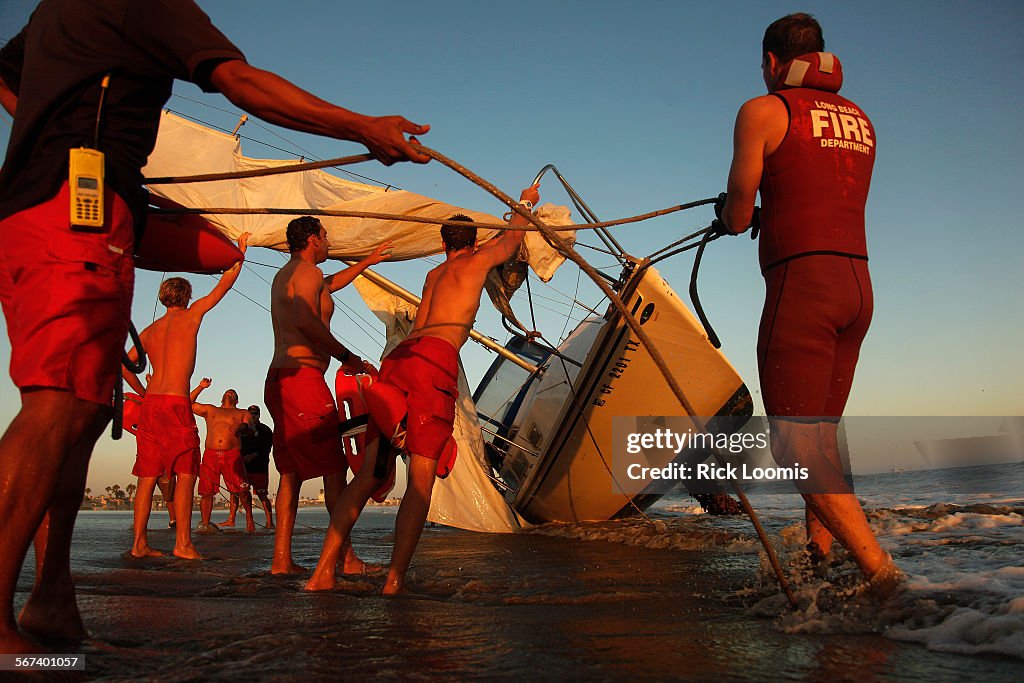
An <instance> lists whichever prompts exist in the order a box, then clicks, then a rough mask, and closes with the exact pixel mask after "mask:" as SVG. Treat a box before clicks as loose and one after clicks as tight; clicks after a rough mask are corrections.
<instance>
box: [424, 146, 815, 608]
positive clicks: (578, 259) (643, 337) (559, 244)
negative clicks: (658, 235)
mask: <svg viewBox="0 0 1024 683" xmlns="http://www.w3.org/2000/svg"><path fill="white" fill-rule="evenodd" d="M416 148H417V150H418V151H420V152H422V153H423V154H426V155H428V156H430V157H431V158H433V159H436V160H437V161H439V162H440V163H442V164H444V165H445V166H447V167H448V168H450V169H452V170H453V171H455V172H456V173H459V174H460V175H462V176H463V177H465V178H466V179H467V180H469V181H471V182H473V183H475V184H477V185H478V186H480V187H481V188H483V189H484V190H487V191H488V192H489V193H491V194H492V195H493V196H494V197H495V198H497V199H498V200H500V201H501V202H503V203H504V204H506V205H507V206H508V207H509V208H511V209H512V211H515V212H516V213H518V214H519V215H520V216H522V217H523V218H525V219H526V220H528V221H530V222H531V223H532V224H533V225H535V226H536V227H537V228H538V229H539V230H540V231H541V233H543V235H544V236H545V237H546V238H547V239H548V240H549V241H551V242H552V243H553V244H554V245H555V247H556V248H557V249H558V250H559V251H561V252H562V253H563V254H564V255H565V256H566V257H567V258H569V259H570V260H571V261H572V262H573V263H575V264H576V265H577V266H579V267H580V269H581V270H583V272H585V273H586V274H587V276H588V277H590V279H591V280H593V281H594V284H596V285H597V286H598V287H599V288H600V289H601V291H602V292H603V293H604V295H605V296H607V297H608V299H609V300H610V301H611V302H612V305H613V306H615V308H616V309H618V311H619V313H621V315H622V320H623V322H625V323H626V325H627V326H628V327H629V328H630V330H632V332H633V333H634V334H635V335H636V336H637V338H638V339H639V341H640V343H642V344H643V345H644V348H646V349H647V353H648V354H650V356H651V360H652V361H653V362H654V365H655V367H657V368H658V371H659V372H660V373H661V375H662V377H663V378H664V380H665V382H666V383H667V384H668V386H669V389H670V390H671V391H672V393H673V394H674V395H675V397H676V399H677V400H678V401H679V404H680V405H681V406H682V407H683V409H684V410H685V411H686V413H687V415H689V416H690V418H691V419H692V420H693V421H694V424H696V425H697V426H698V427H699V429H700V431H701V432H703V433H708V432H707V425H705V424H701V422H700V420H698V419H697V418H698V417H699V416H698V414H697V412H696V410H695V409H694V407H693V404H692V403H690V400H689V399H688V398H687V397H686V395H685V394H684V393H683V390H682V387H680V386H679V383H678V382H677V381H676V378H675V376H674V375H673V374H672V371H671V370H670V369H669V367H668V364H667V363H666V362H665V358H664V357H663V356H662V355H661V351H660V350H659V349H658V348H657V347H656V346H655V345H654V343H653V342H652V341H651V339H650V337H649V336H648V335H647V333H646V332H645V331H644V330H643V329H642V328H641V327H640V323H639V321H637V320H636V318H634V317H633V316H632V315H630V313H629V310H628V309H627V308H626V305H625V304H624V303H623V302H622V299H620V298H619V295H618V294H616V293H615V292H614V291H613V290H612V289H611V287H609V286H608V283H606V282H604V281H603V280H602V279H601V276H600V275H599V274H598V272H597V271H596V270H595V269H594V268H593V267H592V266H591V265H590V264H589V263H587V262H586V260H585V259H584V258H583V257H582V256H580V255H579V254H578V253H577V252H576V250H575V249H573V248H572V246H571V245H570V244H569V243H568V242H567V241H566V240H564V239H562V238H561V237H559V236H558V233H557V232H555V231H554V230H551V229H550V228H549V227H548V226H547V225H545V224H544V223H543V221H541V220H540V219H538V218H537V217H536V216H534V215H533V213H532V212H530V211H528V210H527V209H525V208H523V207H522V206H521V205H520V204H519V203H518V202H516V201H515V200H513V199H512V198H511V197H509V196H508V195H507V194H505V193H504V192H502V191H501V190H500V189H499V188H498V187H496V186H495V185H493V184H491V183H490V182H488V181H487V180H484V179H483V178H481V177H480V176H478V175H476V174H475V173H473V172H472V171H470V170H469V169H467V168H465V167H464V166H462V165H461V164H459V163H457V162H455V161H452V160H451V159H449V158H448V157H446V156H445V155H443V154H441V153H440V152H438V151H436V150H433V149H431V148H429V147H426V146H424V145H416ZM701 203H709V202H708V201H707V200H705V201H704V202H697V203H695V205H696V206H699V205H700V204H701ZM712 453H713V454H714V456H715V459H716V460H718V462H719V463H720V464H722V465H724V464H725V458H724V456H723V455H722V452H721V451H720V450H719V449H718V448H712ZM729 483H730V484H731V485H732V488H733V491H734V492H735V493H736V496H737V498H739V500H740V504H741V505H742V506H743V510H744V511H745V512H746V513H747V516H748V517H749V518H750V521H751V522H752V523H753V525H754V529H755V530H756V531H757V535H758V538H759V539H760V540H761V544H762V545H763V546H764V549H765V552H766V553H767V555H768V559H769V561H770V562H771V565H772V568H773V569H774V570H775V574H776V577H777V578H778V580H779V584H780V585H781V587H782V590H783V592H785V594H786V597H787V598H788V599H789V601H790V603H791V604H792V605H794V606H795V605H796V598H795V597H794V595H793V593H792V591H791V590H790V588H789V582H788V581H787V580H786V578H785V575H784V574H783V572H782V567H781V565H780V564H779V559H778V556H777V555H776V554H775V549H774V548H773V547H772V545H771V543H770V542H769V540H768V535H767V534H766V533H765V531H764V528H763V527H762V526H761V522H760V521H759V520H758V518H757V513H755V512H754V508H753V507H752V506H751V505H750V501H749V500H747V496H746V494H745V493H744V492H743V490H742V489H741V488H740V486H739V484H738V483H737V482H736V481H735V480H730V482H729Z"/></svg>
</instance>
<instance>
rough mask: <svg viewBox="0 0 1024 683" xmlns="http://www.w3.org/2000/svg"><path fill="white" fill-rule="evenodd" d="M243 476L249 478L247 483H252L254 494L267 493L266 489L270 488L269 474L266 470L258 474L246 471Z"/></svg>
mask: <svg viewBox="0 0 1024 683" xmlns="http://www.w3.org/2000/svg"><path fill="white" fill-rule="evenodd" d="M245 476H246V478H247V479H248V480H249V483H250V484H252V490H253V491H254V492H255V493H256V495H261V494H262V495H264V496H265V495H267V493H268V490H269V489H270V475H269V474H267V473H266V472H261V473H259V474H257V473H255V472H246V474H245Z"/></svg>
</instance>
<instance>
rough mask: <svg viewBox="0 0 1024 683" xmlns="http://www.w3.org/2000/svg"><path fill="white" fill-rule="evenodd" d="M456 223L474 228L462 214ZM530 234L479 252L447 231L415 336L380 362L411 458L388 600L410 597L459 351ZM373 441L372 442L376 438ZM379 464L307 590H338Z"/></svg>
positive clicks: (363, 480)
mask: <svg viewBox="0 0 1024 683" xmlns="http://www.w3.org/2000/svg"><path fill="white" fill-rule="evenodd" d="M539 199H540V196H539V194H538V190H537V186H536V185H534V186H531V187H528V188H526V189H525V190H523V191H522V193H521V194H520V195H519V201H520V202H521V203H522V205H523V206H524V207H526V208H527V209H529V210H532V209H533V206H534V204H536V203H537V202H538V201H539ZM450 220H455V221H460V222H472V219H470V218H469V217H467V216H463V215H461V214H459V215H456V216H452V218H451V219H450ZM528 224H529V221H527V220H526V218H524V217H523V216H521V215H519V214H518V213H516V212H513V215H512V220H511V222H510V223H509V227H510V228H519V227H525V226H526V225H528ZM525 235H526V232H525V231H523V230H514V229H510V230H505V231H503V232H502V233H501V235H500V236H498V237H497V238H495V239H492V240H490V241H488V242H487V243H485V244H484V245H482V246H480V247H477V245H476V227H474V226H460V225H445V226H444V227H442V228H441V240H442V242H443V245H444V252H445V261H444V263H442V264H441V265H439V266H437V267H436V268H434V269H433V270H431V271H430V272H429V273H427V278H426V281H425V282H424V284H423V297H422V299H421V301H420V306H419V310H418V311H417V312H416V322H415V323H414V325H413V329H412V332H411V333H410V334H409V336H408V337H407V338H406V339H405V340H404V341H403V342H402V343H401V344H399V345H398V346H396V347H395V348H394V349H392V351H391V353H389V354H388V355H387V357H386V358H384V361H383V362H382V363H381V366H380V375H379V376H378V378H377V381H378V382H381V383H383V384H387V385H390V386H392V387H394V388H396V389H397V390H398V391H399V392H401V393H402V394H404V396H405V403H406V407H407V418H406V434H405V445H404V449H405V452H406V454H407V455H408V456H409V460H408V470H409V483H408V487H407V488H406V490H405V495H403V496H402V504H401V506H400V507H399V508H398V516H397V518H396V520H395V547H394V551H393V552H392V555H391V566H390V567H389V569H388V575H387V579H386V580H385V583H384V591H383V592H384V594H385V595H396V594H399V593H403V592H405V574H406V571H407V570H408V569H409V563H410V562H411V561H412V556H413V553H414V552H415V551H416V545H417V544H418V543H419V540H420V534H421V533H422V531H423V523H424V522H425V521H426V519H427V512H428V511H429V509H430V497H431V495H432V493H433V490H434V478H435V476H436V470H437V463H438V460H439V459H440V458H441V457H442V455H443V454H444V450H445V446H446V444H447V443H448V439H449V438H450V437H451V435H452V431H453V428H454V424H455V402H456V400H457V399H458V396H459V390H458V378H459V349H461V348H462V345H463V344H465V343H466V340H467V339H469V333H470V331H471V330H472V329H473V321H474V320H476V312H477V310H479V308H480V294H481V292H482V291H483V287H484V282H485V281H486V279H487V274H488V273H489V272H490V270H491V269H492V268H494V267H495V266H497V265H500V264H502V263H504V262H505V261H507V260H508V259H509V258H511V257H512V256H513V255H514V254H515V253H516V251H517V250H518V249H519V246H520V245H521V244H522V242H523V238H524V237H525ZM370 433H371V432H368V434H370ZM388 436H390V435H388ZM367 440H368V441H370V437H369V436H368V439H367ZM367 452H368V453H370V454H373V453H376V447H375V446H374V445H372V442H371V443H370V444H368V445H367ZM375 460H376V458H375V457H370V456H367V457H366V458H364V459H363V467H362V469H361V470H360V471H359V473H358V474H357V475H356V478H355V479H354V480H353V481H352V482H351V483H350V484H349V485H348V487H347V488H346V489H345V491H344V492H343V493H342V495H341V498H339V500H338V503H337V504H336V505H335V510H334V512H333V513H332V514H331V525H330V527H329V528H328V530H327V537H326V538H325V539H324V548H323V552H322V553H321V555H320V562H319V564H317V568H316V571H315V572H314V573H313V576H312V578H310V580H309V582H308V583H307V584H306V590H327V589H330V588H332V587H333V586H334V584H335V564H336V563H337V558H338V553H339V552H340V550H341V548H342V547H343V544H344V543H345V542H347V539H348V536H349V532H351V531H352V527H353V526H354V525H355V523H356V519H357V518H358V517H359V513H360V511H361V510H362V509H363V506H364V505H365V504H366V501H367V500H369V498H370V495H371V494H372V493H373V491H374V490H375V489H376V488H377V487H378V486H380V480H378V479H375V478H374V476H373V470H374V465H375Z"/></svg>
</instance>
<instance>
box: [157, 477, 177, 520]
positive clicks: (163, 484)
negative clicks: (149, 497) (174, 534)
mask: <svg viewBox="0 0 1024 683" xmlns="http://www.w3.org/2000/svg"><path fill="white" fill-rule="evenodd" d="M173 476H174V475H173V474H172V475H167V474H165V475H163V476H162V477H160V478H159V479H157V480H156V485H157V486H159V487H160V494H161V495H162V496H163V497H164V505H166V506H167V526H168V527H170V528H171V529H173V528H174V501H173V498H174V496H173V495H172V491H173V490H174V488H173V487H172V485H171V477H173Z"/></svg>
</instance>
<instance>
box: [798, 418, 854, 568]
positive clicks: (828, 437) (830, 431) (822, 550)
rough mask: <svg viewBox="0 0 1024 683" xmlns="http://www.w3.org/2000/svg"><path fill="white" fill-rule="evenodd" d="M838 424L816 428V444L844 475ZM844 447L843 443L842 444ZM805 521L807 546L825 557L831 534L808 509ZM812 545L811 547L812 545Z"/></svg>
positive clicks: (829, 548) (823, 423)
mask: <svg viewBox="0 0 1024 683" xmlns="http://www.w3.org/2000/svg"><path fill="white" fill-rule="evenodd" d="M838 430H839V424H838V423H836V422H822V423H821V424H820V425H819V426H818V444H819V446H820V447H821V451H822V453H823V454H824V456H825V458H826V459H827V460H828V462H829V463H831V464H832V467H833V468H835V470H836V471H837V472H842V473H843V474H844V475H845V474H846V472H847V470H846V469H845V468H844V466H843V457H842V455H841V454H840V448H841V447H840V444H839V435H838ZM843 445H844V446H845V443H844V444H843ZM806 520H807V546H808V548H809V549H811V551H812V552H814V553H817V554H818V555H819V557H826V556H828V554H829V551H830V550H831V549H832V533H831V532H830V531H829V530H828V528H827V527H826V526H825V525H824V524H822V523H821V520H819V519H818V517H817V515H815V514H814V512H813V511H812V510H811V508H810V507H808V508H807V510H806ZM812 544H813V545H812Z"/></svg>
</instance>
